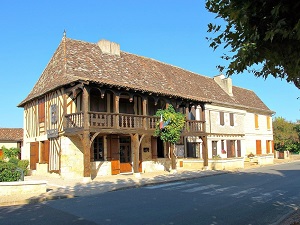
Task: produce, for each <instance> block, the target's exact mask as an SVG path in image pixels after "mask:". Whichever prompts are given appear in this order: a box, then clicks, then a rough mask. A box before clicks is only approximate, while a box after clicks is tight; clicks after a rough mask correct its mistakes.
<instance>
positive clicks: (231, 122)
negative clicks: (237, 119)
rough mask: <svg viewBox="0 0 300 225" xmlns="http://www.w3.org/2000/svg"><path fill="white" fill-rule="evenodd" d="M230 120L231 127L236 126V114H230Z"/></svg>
mask: <svg viewBox="0 0 300 225" xmlns="http://www.w3.org/2000/svg"><path fill="white" fill-rule="evenodd" d="M229 119H230V126H234V114H233V113H229Z"/></svg>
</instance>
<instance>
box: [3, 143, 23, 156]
mask: <svg viewBox="0 0 300 225" xmlns="http://www.w3.org/2000/svg"><path fill="white" fill-rule="evenodd" d="M2 150H3V154H4V158H8V159H11V158H17V157H18V155H19V154H20V152H21V149H20V148H14V147H12V148H6V147H5V146H2Z"/></svg>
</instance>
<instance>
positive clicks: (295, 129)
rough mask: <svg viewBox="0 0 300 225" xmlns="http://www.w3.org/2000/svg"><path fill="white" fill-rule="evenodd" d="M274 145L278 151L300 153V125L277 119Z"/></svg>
mask: <svg viewBox="0 0 300 225" xmlns="http://www.w3.org/2000/svg"><path fill="white" fill-rule="evenodd" d="M273 133H274V145H275V149H276V150H278V151H285V150H288V151H291V152H295V153H298V152H300V125H299V124H296V123H292V122H288V121H286V120H285V119H284V118H282V117H276V118H275V119H274V121H273Z"/></svg>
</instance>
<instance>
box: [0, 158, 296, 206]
mask: <svg viewBox="0 0 300 225" xmlns="http://www.w3.org/2000/svg"><path fill="white" fill-rule="evenodd" d="M291 161H294V159H274V164H279V163H288V162H291ZM256 167H260V166H259V165H257V164H255V163H245V168H244V169H240V170H238V171H244V170H248V169H252V168H256ZM229 172H230V171H215V170H197V171H187V170H180V169H179V170H178V171H177V172H176V173H170V172H167V171H161V172H152V173H142V174H119V175H112V176H103V177H97V178H95V179H94V180H90V181H85V180H84V179H83V178H78V179H63V178H61V177H60V176H59V175H57V174H49V175H47V176H41V175H32V176H26V177H25V181H32V180H45V181H46V182H47V192H46V193H44V194H42V195H39V196H36V197H33V198H26V196H22V195H18V196H14V197H13V198H11V197H6V198H4V197H3V196H2V197H1V198H0V206H7V205H20V204H29V203H37V202H42V201H47V200H54V199H61V198H74V197H81V196H87V195H94V194H99V193H104V192H110V191H115V190H120V189H126V188H132V187H139V186H145V185H151V184H159V183H166V182H175V181H181V180H189V179H195V178H200V177H206V176H215V175H221V174H225V173H229ZM231 172H232V171H231Z"/></svg>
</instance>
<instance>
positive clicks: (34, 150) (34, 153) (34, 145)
mask: <svg viewBox="0 0 300 225" xmlns="http://www.w3.org/2000/svg"><path fill="white" fill-rule="evenodd" d="M38 162H39V143H38V142H31V143H30V169H31V170H36V163H38Z"/></svg>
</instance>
